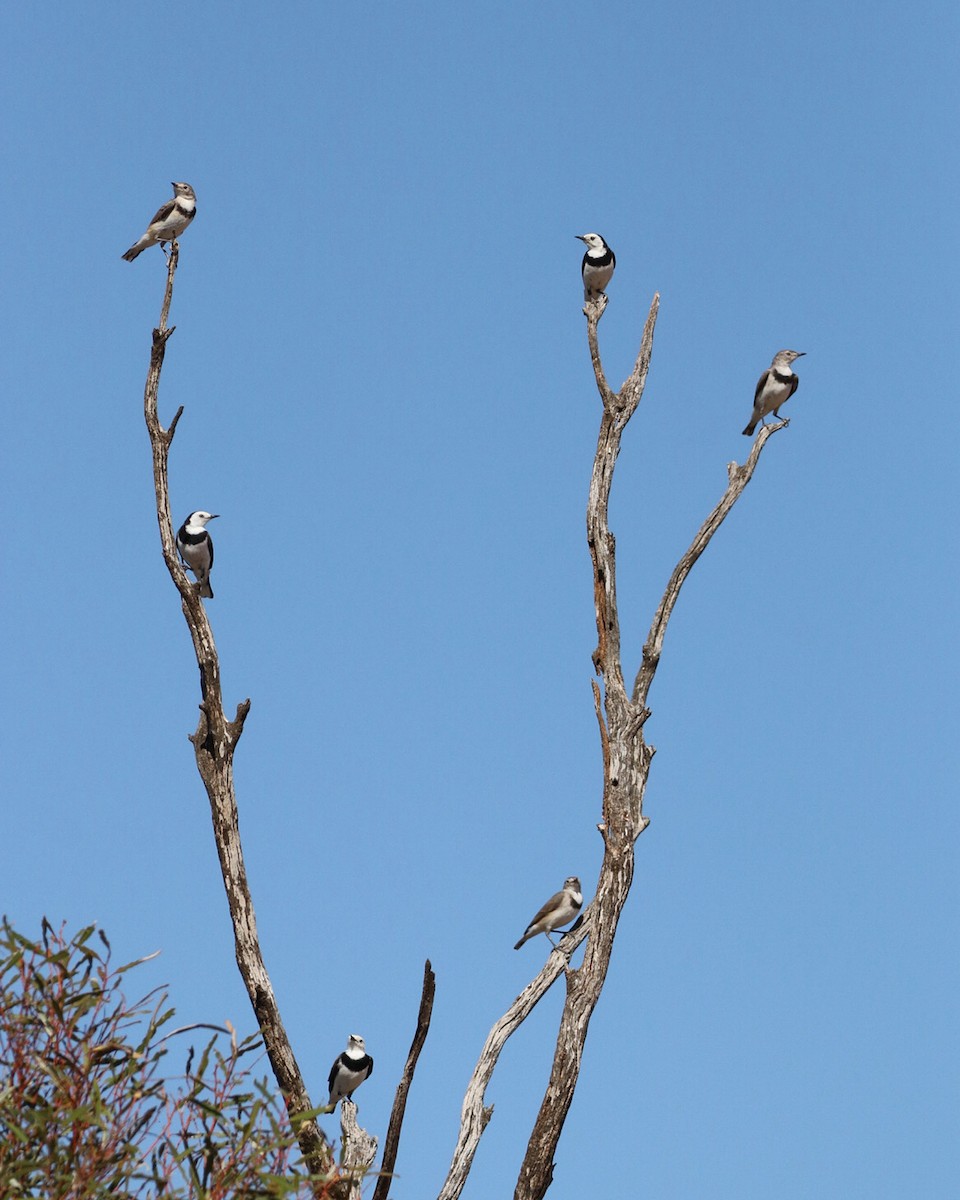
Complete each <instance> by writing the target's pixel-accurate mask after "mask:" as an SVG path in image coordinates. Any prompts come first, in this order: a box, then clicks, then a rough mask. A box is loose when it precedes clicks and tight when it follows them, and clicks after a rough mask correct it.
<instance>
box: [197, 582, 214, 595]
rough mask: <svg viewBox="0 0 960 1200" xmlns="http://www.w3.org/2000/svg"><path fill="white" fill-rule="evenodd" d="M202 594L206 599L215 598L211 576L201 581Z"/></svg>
mask: <svg viewBox="0 0 960 1200" xmlns="http://www.w3.org/2000/svg"><path fill="white" fill-rule="evenodd" d="M200 595H201V596H202V597H203V598H204V600H212V599H213V588H212V587H211V586H210V580H209V578H207V579H203V580H201V581H200Z"/></svg>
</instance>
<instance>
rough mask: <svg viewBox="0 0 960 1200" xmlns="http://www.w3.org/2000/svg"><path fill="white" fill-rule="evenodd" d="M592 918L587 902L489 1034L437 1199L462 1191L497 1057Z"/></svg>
mask: <svg viewBox="0 0 960 1200" xmlns="http://www.w3.org/2000/svg"><path fill="white" fill-rule="evenodd" d="M591 922H592V907H591V906H588V907H587V908H586V909H585V910H584V914H583V919H582V921H581V922H580V923H579V925H578V926H577V927H576V929H574V930H572V931H571V932H570V933H568V934H566V935H565V936H564V937H563V938H561V940H560V942H559V944H558V947H557V949H555V950H552V951H551V953H550V957H549V958H548V959H547V961H546V962H545V963H544V965H543V966H542V967H541V969H540V973H539V974H538V975H537V976H536V977H535V978H534V979H532V980H531V981H530V983H528V984H527V986H526V987H525V988H524V989H523V991H522V992H521V993H520V995H519V996H518V997H517V998H516V1000H514V1002H513V1003H512V1004H511V1005H510V1007H509V1008H508V1009H507V1011H506V1012H505V1013H504V1014H503V1016H502V1017H501V1018H500V1019H499V1020H498V1021H497V1023H496V1024H495V1025H494V1027H493V1028H492V1029H491V1030H490V1032H489V1033H488V1034H487V1040H486V1041H485V1042H484V1044H483V1049H482V1050H481V1052H480V1058H479V1059H478V1061H477V1065H476V1067H474V1070H473V1074H472V1075H471V1077H470V1082H469V1084H468V1085H467V1092H466V1095H465V1096H464V1099H463V1108H462V1110H461V1115H460V1134H459V1137H458V1138H457V1145H456V1149H455V1150H454V1152H453V1161H452V1163H451V1165H450V1170H449V1172H448V1174H447V1178H446V1180H445V1181H444V1184H443V1187H442V1188H441V1190H440V1193H439V1196H438V1200H456V1197H458V1196H459V1195H460V1193H461V1192H462V1191H463V1187H464V1184H465V1183H466V1182H467V1176H468V1175H469V1174H470V1168H471V1167H472V1166H473V1159H474V1156H475V1155H476V1152H477V1147H478V1146H479V1144H480V1137H481V1135H482V1134H483V1131H484V1129H486V1127H487V1125H488V1123H489V1121H490V1118H491V1116H492V1115H493V1108H492V1106H491V1107H488V1106H487V1105H486V1104H485V1103H484V1095H485V1093H486V1090H487V1085H488V1084H489V1082H490V1080H491V1078H492V1076H493V1071H494V1068H495V1067H496V1065H497V1060H498V1059H499V1058H500V1053H501V1051H502V1050H503V1048H504V1046H505V1045H506V1044H507V1041H508V1039H509V1038H510V1036H511V1034H513V1033H515V1032H516V1031H517V1030H518V1029H519V1028H520V1026H521V1025H522V1024H523V1022H524V1021H525V1020H526V1019H527V1017H529V1015H530V1014H531V1013H532V1012H533V1010H534V1009H535V1008H536V1006H537V1005H538V1004H539V1003H540V1001H541V1000H542V999H543V997H544V996H545V995H546V994H547V992H548V991H549V990H550V988H551V987H552V986H553V984H554V983H555V982H556V981H557V979H559V978H560V976H561V975H562V974H563V973H564V971H565V970H566V969H567V967H568V965H569V962H570V956H571V955H572V954H573V952H574V950H576V948H577V947H578V946H579V945H580V943H581V942H582V941H583V940H584V938H585V937H586V936H587V934H588V933H589V932H590V928H591Z"/></svg>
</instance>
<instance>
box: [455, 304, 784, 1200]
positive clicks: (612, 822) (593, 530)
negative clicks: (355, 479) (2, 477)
mask: <svg viewBox="0 0 960 1200" xmlns="http://www.w3.org/2000/svg"><path fill="white" fill-rule="evenodd" d="M606 305H607V298H606V296H604V295H601V296H599V297H598V298H597V299H596V300H590V301H588V302H587V304H586V306H585V307H584V310H583V311H584V315H585V316H586V318H587V341H588V345H589V348H590V358H591V361H592V363H593V371H594V376H595V378H596V382H597V390H598V391H599V393H600V399H601V402H602V405H603V410H602V414H601V417H600V434H599V437H598V439H597V452H596V455H595V457H594V462H593V473H592V476H591V479H590V493H589V499H588V502H587V544H588V546H589V548H590V556H591V559H592V562H593V592H594V606H595V609H596V620H597V647H596V649H595V650H594V652H593V665H594V669H595V671H596V673H597V675H598V676H599V683H597V682H596V681H594V683H593V698H594V706H595V709H596V714H597V724H598V726H599V732H600V748H601V752H602V755H603V798H602V809H601V820H600V822H599V824H598V826H597V828H598V829H599V831H600V834H601V836H602V838H603V862H602V864H601V867H600V875H599V878H598V880H597V888H596V893H595V895H594V898H593V900H592V902H591V903H590V904H589V905H588V906H587V908H586V909H585V910H584V913H583V920H582V922H581V923H580V925H579V926H578V927H577V928H575V929H574V930H573V931H572V932H570V933H568V934H567V935H566V937H564V938H563V939H562V940H561V942H560V945H559V948H558V949H556V950H555V951H554V952H553V953H552V954H551V955H550V957H549V959H548V960H547V962H546V964H545V966H544V967H543V968H542V969H541V971H540V973H539V974H538V975H537V976H536V978H535V979H533V980H532V981H531V982H530V983H529V984H528V985H527V987H526V988H525V989H524V991H523V992H522V993H521V994H520V995H519V996H518V997H517V999H516V1000H515V1001H514V1002H513V1004H512V1005H511V1006H510V1008H509V1009H508V1010H507V1012H506V1013H505V1014H504V1015H503V1016H502V1017H501V1018H500V1019H499V1021H497V1023H496V1024H495V1025H494V1027H493V1029H491V1031H490V1033H489V1034H488V1036H487V1040H486V1043H485V1044H484V1047H483V1050H482V1052H481V1054H480V1059H479V1061H478V1062H477V1065H476V1067H475V1069H474V1072H473V1076H472V1077H471V1080H470V1083H469V1085H468V1087H467V1093H466V1096H465V1098H464V1102H463V1110H462V1116H461V1124H460V1134H459V1138H458V1140H457V1146H456V1149H455V1151H454V1156H453V1162H452V1164H451V1167H450V1171H449V1173H448V1175H447V1178H446V1180H445V1182H444V1185H443V1188H442V1189H441V1191H440V1195H439V1200H456V1198H457V1197H459V1195H460V1193H461V1192H462V1190H463V1187H464V1184H465V1183H466V1180H467V1176H468V1175H469V1172H470V1168H471V1165H472V1163H473V1158H474V1155H475V1153H476V1150H477V1146H478V1144H479V1141H480V1136H481V1135H482V1133H483V1131H484V1129H485V1128H486V1125H487V1123H488V1122H489V1120H490V1118H491V1116H492V1113H493V1109H492V1108H489V1107H487V1106H486V1105H485V1104H484V1093H485V1090H486V1087H487V1084H488V1083H489V1082H490V1078H491V1076H492V1075H493V1070H494V1068H495V1066H496V1063H497V1059H498V1058H499V1055H500V1051H501V1050H502V1049H503V1047H504V1045H505V1044H506V1041H507V1039H508V1038H509V1037H510V1035H511V1034H512V1033H513V1032H514V1031H515V1030H516V1029H517V1028H518V1027H519V1026H520V1024H521V1023H522V1022H523V1021H524V1020H525V1019H526V1017H527V1016H528V1015H529V1014H530V1012H532V1010H533V1008H534V1007H535V1006H536V1004H537V1003H538V1002H539V1001H540V1000H541V999H542V997H543V996H544V995H545V994H546V992H547V991H548V990H549V988H550V987H551V986H552V985H553V984H554V983H555V982H556V980H558V979H559V978H561V976H562V977H563V980H564V986H565V988H566V998H565V1001H564V1006H563V1013H562V1015H561V1018H560V1028H559V1031H558V1033H557V1042H556V1047H555V1050H554V1055H553V1066H552V1069H551V1072H550V1079H549V1082H548V1083H547V1088H546V1091H545V1093H544V1097H543V1101H542V1103H541V1105H540V1111H539V1112H538V1114H537V1118H536V1121H535V1123H534V1126H533V1131H532V1133H531V1134H530V1139H529V1141H528V1143H527V1150H526V1153H525V1155H524V1158H523V1162H522V1163H521V1166H520V1173H519V1177H518V1179H517V1185H516V1189H515V1191H514V1198H515V1200H541V1198H542V1197H543V1196H544V1195H545V1194H546V1192H547V1189H548V1188H549V1186H550V1183H551V1181H552V1179H553V1164H554V1155H555V1153H556V1148H557V1144H558V1142H559V1140H560V1134H561V1133H562V1131H563V1125H564V1122H565V1121H566V1118H567V1113H568V1112H569V1110H570V1104H571V1102H572V1100H573V1093H574V1089H575V1088H576V1085H577V1078H578V1076H579V1073H580V1061H581V1058H582V1057H583V1048H584V1044H585V1042H586V1038H587V1029H588V1027H589V1024H590V1018H591V1016H592V1015H593V1010H594V1009H595V1008H596V1005H597V1001H598V1000H599V999H600V992H601V990H602V988H603V984H604V980H605V979H606V976H607V968H608V967H609V965H610V957H611V954H612V952H613V942H614V938H615V936H616V932H617V923H618V921H619V920H620V914H621V913H622V912H623V907H624V905H625V904H626V901H627V896H628V895H629V893H630V885H631V882H632V881H633V866H634V845H635V843H636V840H637V838H638V837H639V836H640V834H641V833H643V831H644V829H645V828H646V826H647V824H648V823H649V819H648V818H647V817H645V816H644V815H643V796H644V791H645V789H646V785H647V776H648V775H649V773H650V764H651V762H652V761H653V755H654V752H655V750H654V747H653V746H651V745H649V744H648V743H647V742H646V740H645V738H644V733H643V727H644V725H645V724H646V722H647V719H648V718H649V716H650V710H649V708H648V707H647V697H648V695H649V692H650V685H651V684H652V683H653V679H654V676H655V675H656V671H657V667H658V666H659V663H660V655H661V652H662V650H663V640H664V636H665V635H666V632H667V623H668V622H669V620H670V615H671V613H672V612H673V608H674V605H675V604H676V602H677V598H678V597H679V595H680V589H681V588H682V587H683V584H684V582H685V581H686V579H687V576H688V575H689V574H690V571H691V570H692V568H693V565H694V563H695V562H696V561H697V559H698V558H699V557H700V555H701V554H702V553H703V551H704V550H705V549H706V547H707V545H708V543H709V541H710V539H711V538H712V537H713V535H714V534H715V533H716V531H717V530H718V529H719V527H720V525H721V523H722V522H723V519H724V518H725V517H726V515H727V513H729V511H730V509H731V508H732V507H733V505H734V504H735V503H736V501H737V499H738V498H739V497H740V495H741V494H742V492H743V490H744V488H745V487H746V486H747V484H748V483H749V482H750V478H751V476H752V475H753V472H754V469H755V468H756V465H757V462H758V461H759V458H760V454H761V452H762V451H763V447H764V446H765V444H766V442H767V439H768V438H769V437H771V436H772V435H773V434H774V433H776V431H777V430H778V429H782V428H783V427H784V426H785V425H786V424H788V422H787V421H780V422H779V423H778V424H775V425H770V426H763V427H761V429H760V431H759V432H758V434H757V439H756V441H755V442H754V444H753V447H752V449H751V451H750V455H749V457H748V458H747V461H746V463H745V464H744V465H743V466H739V465H738V464H737V463H730V464H729V465H728V467H727V487H726V491H725V492H724V493H723V495H722V496H721V498H720V501H719V502H718V504H717V505H716V507H715V508H714V509H713V511H712V512H711V513H710V515H709V516H708V517H707V519H706V520H705V521H704V523H703V525H701V527H700V529H699V530H698V531H697V534H696V537H695V538H694V539H693V541H692V543H691V544H690V546H689V548H688V549H687V551H686V552H685V553H684V554H683V556H682V557H681V558H680V561H679V562H678V563H677V565H676V567H675V568H674V570H673V573H672V575H671V576H670V579H669V582H668V583H667V586H666V590H665V591H664V593H663V596H662V598H661V600H660V603H659V604H658V605H657V610H656V612H655V613H654V617H653V621H652V623H651V626H650V632H649V634H648V635H647V640H646V642H645V643H644V646H643V653H642V657H641V661H640V665H639V669H638V671H637V674H636V678H635V679H634V682H633V687H632V688H631V690H630V692H629V693H628V691H627V687H626V684H625V682H624V676H623V663H622V658H621V652H620V619H619V615H618V609H617V575H616V554H615V551H616V543H615V540H614V536H613V534H612V533H611V532H610V527H609V524H608V509H609V501H610V489H611V486H612V484H613V473H614V468H615V467H616V462H617V456H618V455H619V453H620V441H621V438H622V437H623V431H624V430H625V429H626V427H627V423H628V422H629V420H630V418H631V417H632V416H633V414H634V413H635V412H636V410H637V407H638V405H639V404H640V400H641V398H642V396H643V390H644V387H645V385H646V380H647V371H648V369H649V367H650V356H651V353H652V350H653V332H654V327H655V325H656V321H657V313H658V310H659V306H660V297H659V295H656V296H654V298H653V303H652V304H651V305H650V312H649V314H648V316H647V321H646V325H645V326H644V330H643V337H642V339H641V343H640V352H639V354H638V355H637V360H636V363H635V364H634V368H633V371H632V372H631V373H630V375H629V377H628V378H627V379H626V381H625V382H624V384H623V386H622V387H621V388H620V390H619V391H618V392H615V391H613V389H612V388H611V387H610V385H609V384H608V383H607V379H606V376H605V374H604V371H603V366H602V364H601V361H600V350H599V344H598V340H597V324H598V322H599V320H600V318H601V317H602V316H603V313H604V310H605V308H606ZM584 941H586V950H585V952H584V957H583V963H582V965H581V966H580V967H577V968H573V967H571V966H570V959H571V956H572V955H573V952H574V951H575V950H576V949H577V947H578V946H580V945H581V943H583V942H584Z"/></svg>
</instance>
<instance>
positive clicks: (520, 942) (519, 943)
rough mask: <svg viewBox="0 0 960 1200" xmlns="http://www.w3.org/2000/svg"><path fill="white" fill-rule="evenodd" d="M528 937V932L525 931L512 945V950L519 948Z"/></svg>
mask: <svg viewBox="0 0 960 1200" xmlns="http://www.w3.org/2000/svg"><path fill="white" fill-rule="evenodd" d="M529 937H530V934H529V933H525V934H524V935H523V937H522V938H521V939H520V941H519V942H517V944H516V945H515V946H514V950H519V949H520V947H521V946H522V945H523V943H524V942H525V941H526V940H527V938H529Z"/></svg>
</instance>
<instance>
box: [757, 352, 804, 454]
mask: <svg viewBox="0 0 960 1200" xmlns="http://www.w3.org/2000/svg"><path fill="white" fill-rule="evenodd" d="M804 354H806V351H805V350H778V351H777V353H776V354H775V355H774V356H773V362H772V363H771V364H770V366H769V367H767V369H766V370H765V371H764V373H763V374H762V375H761V376H760V378H759V379H758V380H757V390H756V392H755V393H754V397H753V416H752V417H751V418H750V424H749V425H748V426H747V427H746V429H744V430H743V433H744V434H745V435H746V436H747V437H752V435H753V431H754V430H755V429H756V427H757V425H758V424H759V422H760V421H762V420H763V418H764V417H765V416H766V415H767V414H768V413H773V415H774V416H775V417H779V416H780V405H781V404H786V402H787V401H788V400H789V399H790V397H791V396H792V395H793V393H794V392H795V391H796V390H797V388H798V387H799V385H800V379H799V377H798V376H797V375H795V374H794V373H793V371H791V370H790V364H791V363H793V362H796V361H797V359H798V358H803V356H804Z"/></svg>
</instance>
